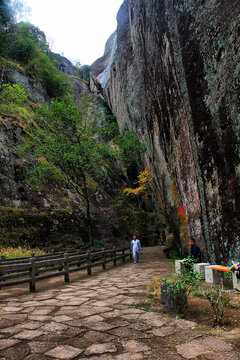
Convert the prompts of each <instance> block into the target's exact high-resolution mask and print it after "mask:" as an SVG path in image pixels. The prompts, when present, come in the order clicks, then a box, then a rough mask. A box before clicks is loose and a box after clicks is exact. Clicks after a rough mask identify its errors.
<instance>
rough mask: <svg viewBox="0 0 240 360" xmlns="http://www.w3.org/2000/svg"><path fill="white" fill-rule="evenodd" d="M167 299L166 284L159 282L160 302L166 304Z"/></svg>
mask: <svg viewBox="0 0 240 360" xmlns="http://www.w3.org/2000/svg"><path fill="white" fill-rule="evenodd" d="M166 301H167V285H166V284H161V296H160V303H161V304H166Z"/></svg>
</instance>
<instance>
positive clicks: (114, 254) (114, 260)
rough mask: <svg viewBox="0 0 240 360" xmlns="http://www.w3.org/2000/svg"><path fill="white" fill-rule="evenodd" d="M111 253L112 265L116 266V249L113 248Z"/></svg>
mask: <svg viewBox="0 0 240 360" xmlns="http://www.w3.org/2000/svg"><path fill="white" fill-rule="evenodd" d="M113 249H114V251H113V265H114V266H117V260H116V247H115V246H114V248H113Z"/></svg>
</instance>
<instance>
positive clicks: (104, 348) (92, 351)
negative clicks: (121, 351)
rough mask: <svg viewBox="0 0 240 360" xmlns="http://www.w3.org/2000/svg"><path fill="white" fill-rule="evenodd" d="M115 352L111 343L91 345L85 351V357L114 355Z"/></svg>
mask: <svg viewBox="0 0 240 360" xmlns="http://www.w3.org/2000/svg"><path fill="white" fill-rule="evenodd" d="M116 351H117V348H116V346H115V345H114V344H113V343H105V344H93V345H91V346H89V347H88V348H87V350H86V351H85V355H96V354H105V353H114V352H116Z"/></svg>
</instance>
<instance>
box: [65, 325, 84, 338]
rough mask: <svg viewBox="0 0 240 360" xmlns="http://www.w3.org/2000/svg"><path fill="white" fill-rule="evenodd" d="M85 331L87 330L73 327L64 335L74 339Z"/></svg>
mask: <svg viewBox="0 0 240 360" xmlns="http://www.w3.org/2000/svg"><path fill="white" fill-rule="evenodd" d="M85 331H86V329H85V328H77V327H71V328H68V329H67V330H65V331H63V335H65V336H69V337H74V336H77V335H79V334H82V333H84V332H85Z"/></svg>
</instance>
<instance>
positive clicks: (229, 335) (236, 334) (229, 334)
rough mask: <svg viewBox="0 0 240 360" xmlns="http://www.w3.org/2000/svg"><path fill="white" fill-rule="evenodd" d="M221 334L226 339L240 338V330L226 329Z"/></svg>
mask: <svg viewBox="0 0 240 360" xmlns="http://www.w3.org/2000/svg"><path fill="white" fill-rule="evenodd" d="M220 336H221V337H222V338H224V339H226V340H234V339H240V330H239V329H236V330H232V331H225V332H223V333H222V334H221V335H220Z"/></svg>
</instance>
